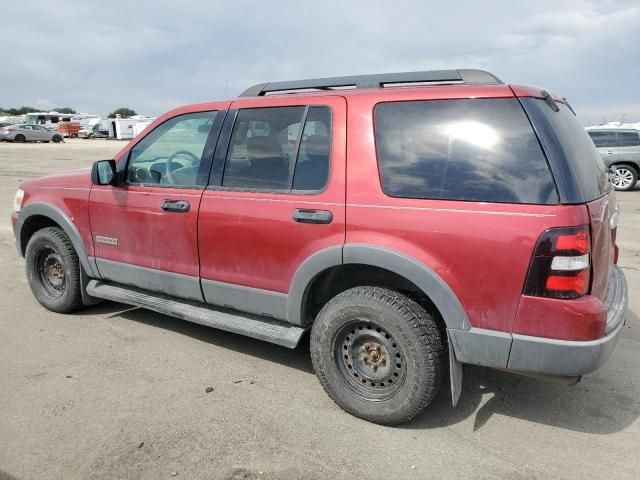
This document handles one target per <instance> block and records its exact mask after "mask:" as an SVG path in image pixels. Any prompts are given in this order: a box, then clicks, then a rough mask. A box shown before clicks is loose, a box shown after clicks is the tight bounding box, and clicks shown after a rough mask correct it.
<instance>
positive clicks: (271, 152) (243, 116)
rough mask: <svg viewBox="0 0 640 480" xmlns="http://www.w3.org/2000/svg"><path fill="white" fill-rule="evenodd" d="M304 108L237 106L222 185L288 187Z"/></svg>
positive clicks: (259, 187)
mask: <svg viewBox="0 0 640 480" xmlns="http://www.w3.org/2000/svg"><path fill="white" fill-rule="evenodd" d="M304 111H305V107H277V108H251V109H244V110H240V111H239V112H238V115H237V117H236V121H235V124H234V127H233V132H232V133H231V142H230V143H229V151H228V152H227V159H226V161H225V166H224V175H223V178H222V186H224V187H238V188H257V189H264V190H289V189H290V188H291V179H292V173H293V166H294V165H295V158H296V153H297V145H298V137H299V133H300V123H301V122H302V116H303V114H304Z"/></svg>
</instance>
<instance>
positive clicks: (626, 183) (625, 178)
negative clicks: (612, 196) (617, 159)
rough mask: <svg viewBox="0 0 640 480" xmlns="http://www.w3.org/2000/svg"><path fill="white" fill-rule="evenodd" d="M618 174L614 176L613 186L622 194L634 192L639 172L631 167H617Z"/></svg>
mask: <svg viewBox="0 0 640 480" xmlns="http://www.w3.org/2000/svg"><path fill="white" fill-rule="evenodd" d="M615 168H616V173H614V175H613V179H612V181H613V186H614V188H615V189H616V190H620V191H622V192H624V191H627V190H632V189H633V187H635V186H636V183H638V170H636V169H635V168H633V166H631V165H626V164H618V165H615Z"/></svg>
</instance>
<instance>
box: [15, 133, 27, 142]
mask: <svg viewBox="0 0 640 480" xmlns="http://www.w3.org/2000/svg"><path fill="white" fill-rule="evenodd" d="M13 141H14V142H17V143H24V142H26V141H27V139H26V138H25V137H24V135H22V134H20V133H19V134H18V135H16V136H15V138H14V139H13Z"/></svg>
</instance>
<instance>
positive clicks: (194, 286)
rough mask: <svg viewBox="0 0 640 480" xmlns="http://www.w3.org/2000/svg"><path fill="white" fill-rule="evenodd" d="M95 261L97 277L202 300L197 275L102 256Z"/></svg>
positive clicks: (175, 295)
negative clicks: (192, 275) (122, 261)
mask: <svg viewBox="0 0 640 480" xmlns="http://www.w3.org/2000/svg"><path fill="white" fill-rule="evenodd" d="M95 261H96V265H97V267H98V270H99V272H100V277H99V278H103V279H105V280H110V281H113V282H117V283H120V284H124V285H130V286H133V287H138V288H142V289H145V290H150V291H155V292H161V293H165V294H167V295H171V296H174V297H180V298H186V299H189V300H197V301H199V302H202V301H203V298H202V291H201V290H200V279H199V278H198V277H191V276H189V275H182V274H180V273H173V272H167V271H164V270H156V269H154V268H147V267H141V266H138V265H132V264H129V263H121V262H114V261H113V260H105V259H103V258H96V259H95Z"/></svg>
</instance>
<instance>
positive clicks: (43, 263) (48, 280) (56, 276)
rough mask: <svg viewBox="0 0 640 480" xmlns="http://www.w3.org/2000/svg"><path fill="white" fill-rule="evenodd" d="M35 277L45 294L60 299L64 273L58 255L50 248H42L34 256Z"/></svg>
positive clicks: (65, 278) (64, 284) (64, 277)
mask: <svg viewBox="0 0 640 480" xmlns="http://www.w3.org/2000/svg"><path fill="white" fill-rule="evenodd" d="M35 266H36V277H37V278H38V281H39V282H40V285H42V287H43V288H44V290H45V291H46V293H47V294H48V295H49V296H51V297H53V298H60V297H61V296H62V295H63V294H64V290H65V287H66V280H67V276H66V272H65V270H64V263H63V262H62V258H61V257H60V255H59V254H58V253H57V252H56V251H55V250H53V249H52V248H49V247H45V248H42V249H41V250H40V251H39V252H38V254H37V255H36V261H35Z"/></svg>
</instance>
